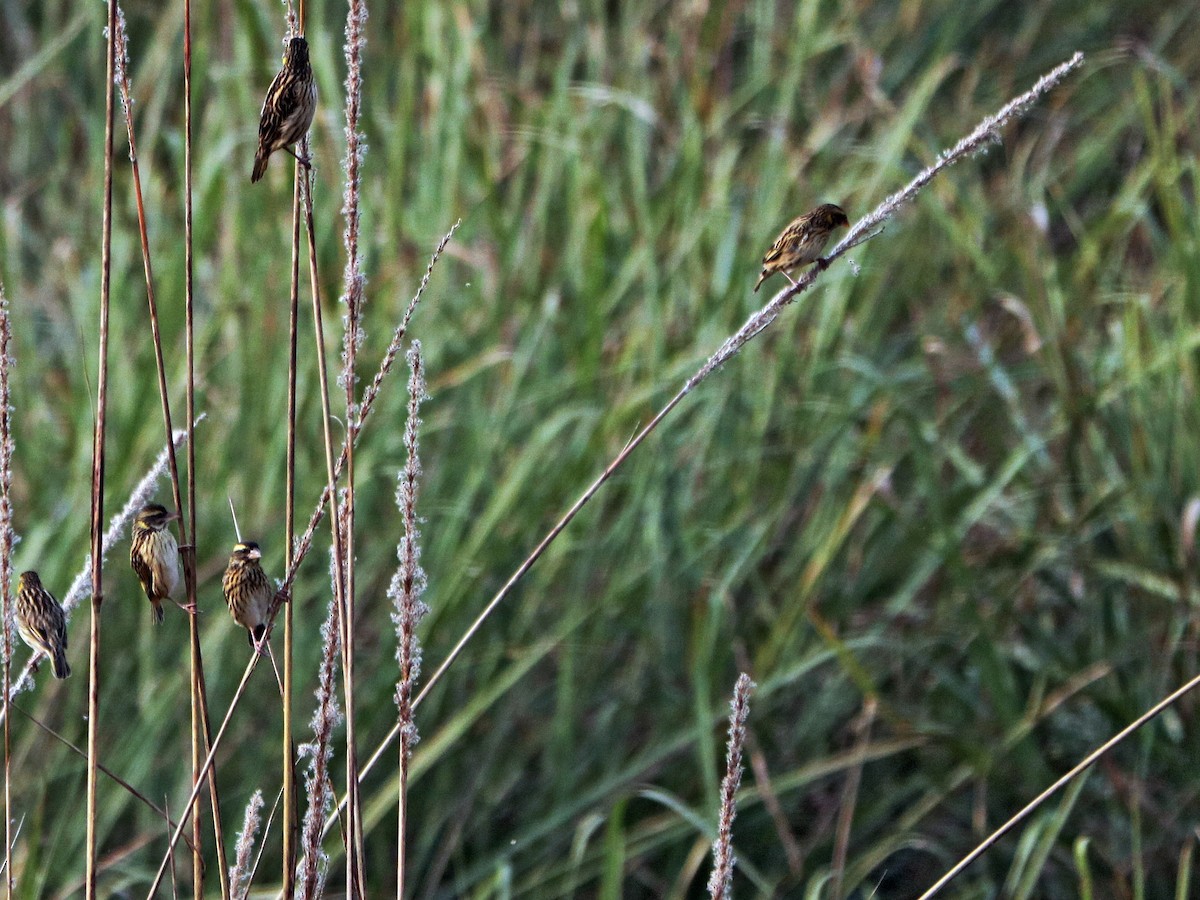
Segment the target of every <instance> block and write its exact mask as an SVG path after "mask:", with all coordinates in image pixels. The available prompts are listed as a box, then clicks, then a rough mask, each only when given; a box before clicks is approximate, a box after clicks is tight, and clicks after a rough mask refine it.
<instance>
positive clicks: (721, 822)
mask: <svg viewBox="0 0 1200 900" xmlns="http://www.w3.org/2000/svg"><path fill="white" fill-rule="evenodd" d="M753 690H754V682H753V681H751V680H750V676H749V675H747V674H746V673H745V672H743V673H742V674H741V675H739V676H738V680H737V684H735V685H734V687H733V700H732V701H731V702H730V708H729V743H728V747H727V751H726V754H725V777H724V778H723V779H722V780H721V812H720V815H719V817H718V820H717V839H716V840H715V841H713V870H712V875H711V876H710V877H709V879H708V895H709V896H710V897H712V898H713V900H729V898H730V897H731V896H733V867H734V866H735V865H736V864H737V858H736V857H735V856H734V855H733V817H734V813H735V808H734V807H735V800H736V797H737V791H738V787H739V786H740V785H741V783H742V748H743V747H745V745H746V718H747V717H748V716H749V715H750V694H751V692H752V691H753Z"/></svg>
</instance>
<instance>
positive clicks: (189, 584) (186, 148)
mask: <svg viewBox="0 0 1200 900" xmlns="http://www.w3.org/2000/svg"><path fill="white" fill-rule="evenodd" d="M183 256H184V265H183V273H184V274H183V284H184V291H183V298H184V299H183V306H184V321H185V324H184V331H185V337H184V343H185V345H186V346H185V355H186V356H187V362H186V365H187V388H186V390H187V396H186V399H185V401H184V402H185V403H186V404H187V409H188V423H187V424H188V428H189V429H190V428H191V427H192V415H193V412H194V408H195V407H194V403H195V397H194V395H193V390H192V388H193V384H194V381H195V370H194V368H193V352H194V348H193V345H192V337H193V335H192V3H191V0H183ZM164 396H165V395H164ZM163 402H164V409H165V408H166V407H165V403H166V401H165V399H164V401H163ZM167 433H168V434H170V433H171V432H170V430H169V429H168V431H167ZM188 437H189V438H191V434H190V433H189V434H188ZM187 453H188V469H187V481H188V503H187V517H188V524H189V526H190V527H189V528H188V534H190V535H192V543H191V544H189V543H188V541H187V540H186V537H185V536H183V535H181V537H184V540H182V541H181V542H180V543H181V544H182V549H183V554H182V555H183V583H184V590H185V591H186V593H187V600H188V604H189V605H190V606H191V609H192V615H191V616H190V621H189V622H188V638H189V646H190V653H189V657H190V660H191V701H192V703H191V706H192V785H193V786H195V785H196V784H198V783H199V778H200V774H199V773H200V763H201V758H202V756H203V746H202V743H201V738H200V732H201V729H202V726H203V728H204V730H207V722H204V723H201V717H202V713H201V711H200V707H201V689H200V681H199V678H200V675H199V673H200V671H201V662H200V636H199V631H198V628H197V623H196V606H195V604H196V546H195V534H196V493H195V471H196V469H195V466H196V453H195V443H194V442H193V441H191V440H188V449H187ZM173 467H174V462H172V471H173ZM173 480H174V482H175V485H176V488H175V491H176V498H175V503H176V508H177V509H178V504H179V496H178V493H179V487H178V484H179V482H178V476H174V477H173ZM179 528H180V530H181V531H182V530H183V510H180V520H179ZM214 799H215V797H214ZM213 816H214V822H215V823H216V825H217V835H218V838H217V841H216V844H217V848H218V852H220V851H221V850H222V849H223V847H224V841H222V840H221V839H220V837H219V835H220V827H221V826H220V816H219V814H218V812H217V806H216V805H214V806H213ZM201 821H202V820H201V809H200V804H199V803H197V804H196V805H195V806H193V807H192V888H193V891H194V893H195V897H196V900H201V898H203V896H204V858H203V857H202V856H201V855H200V847H201V841H202V839H203V834H202V831H201ZM218 868H219V869H220V871H221V872H222V873H225V872H227V871H228V870H227V868H226V866H225V860H224V854H223V853H222V859H221V863H220V865H219V866H218ZM221 896H222V897H228V896H229V890H228V880H227V878H224V877H223V878H222V879H221Z"/></svg>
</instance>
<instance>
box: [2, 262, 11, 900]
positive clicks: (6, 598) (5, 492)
mask: <svg viewBox="0 0 1200 900" xmlns="http://www.w3.org/2000/svg"><path fill="white" fill-rule="evenodd" d="M11 339H12V326H11V323H10V322H9V318H8V300H7V298H5V296H4V286H3V285H0V615H2V616H3V620H4V623H3V628H4V859H5V867H4V876H5V892H6V896H7V897H8V900H12V892H13V866H12V850H13V833H12V796H11V788H12V747H11V744H10V743H9V727H8V704H9V702H10V698H11V682H12V622H13V613H12V586H11V581H12V549H13V524H12V455H13V440H12V404H11V400H10V394H9V381H8V378H9V370H10V368H11V366H12V355H11V354H10V352H9V343H10V341H11Z"/></svg>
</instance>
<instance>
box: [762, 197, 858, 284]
mask: <svg viewBox="0 0 1200 900" xmlns="http://www.w3.org/2000/svg"><path fill="white" fill-rule="evenodd" d="M849 224H850V220H849V219H847V218H846V213H845V212H843V211H842V208H841V207H840V206H835V205H834V204H832V203H823V204H821V205H820V206H818V207H817V208H816V209H814V210H812V211H811V212H806V213H805V214H804V215H802V216H798V217H797V218H795V219H793V220H792V221H791V222H790V223H789V224H788V227H787V228H785V229H783V231H782V232H780V234H779V237H777V238H775V243H774V244H772V245H771V249H770V250H768V251H767V255H766V256H764V257H763V261H762V266H763V268H762V274H760V275H759V276H758V281H757V282H755V284H754V290H755V292H757V291H758V288H759V285H761V284H762V283H763V282H764V281H766V280H767V279H768V278H770V277H771V276H772V275H774V274H775V273H776V272H783V273H784V275H786V276H787V278H788V280H789V281H791V276H790V275H788V274H787V273H788V272H790V271H791V270H792V269H798V268H800V267H801V266H807V265H808V264H809V263H814V262H815V263H820V261H821V251H822V250H824V249H825V245H826V244H828V243H829V237H830V235H832V234H833V230H834V229H835V228H839V227H841V226H844V225H849Z"/></svg>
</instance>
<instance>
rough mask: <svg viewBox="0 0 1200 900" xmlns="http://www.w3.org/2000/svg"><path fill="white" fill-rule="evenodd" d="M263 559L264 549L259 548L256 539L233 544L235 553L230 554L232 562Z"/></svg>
mask: <svg viewBox="0 0 1200 900" xmlns="http://www.w3.org/2000/svg"><path fill="white" fill-rule="evenodd" d="M258 559H262V551H261V550H259V549H258V544H256V543H254V541H241V542H239V543H236V544H234V545H233V553H232V554H231V555H230V557H229V560H230V562H235V561H236V562H250V561H251V560H258Z"/></svg>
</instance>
